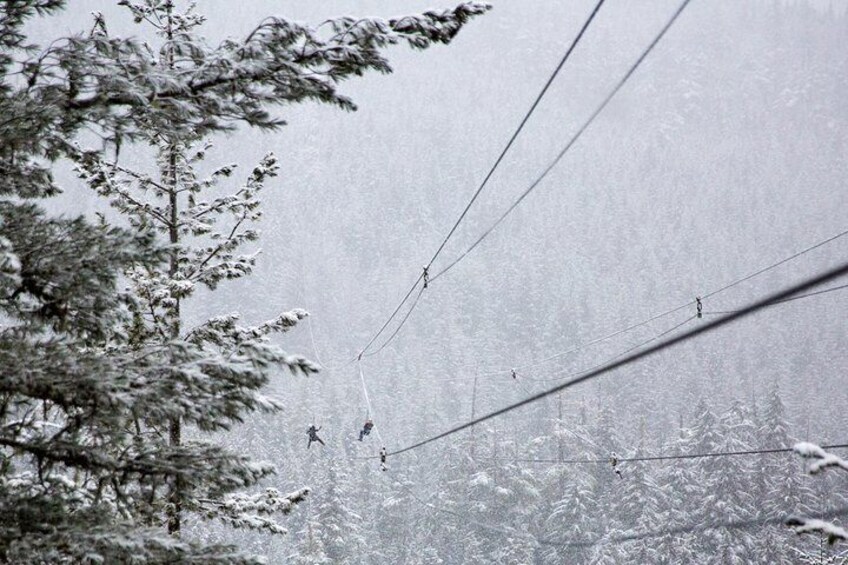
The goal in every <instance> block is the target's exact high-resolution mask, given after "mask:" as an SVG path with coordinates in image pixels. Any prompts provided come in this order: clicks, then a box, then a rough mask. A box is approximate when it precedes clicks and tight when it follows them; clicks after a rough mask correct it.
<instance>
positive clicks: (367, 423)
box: [359, 418, 374, 441]
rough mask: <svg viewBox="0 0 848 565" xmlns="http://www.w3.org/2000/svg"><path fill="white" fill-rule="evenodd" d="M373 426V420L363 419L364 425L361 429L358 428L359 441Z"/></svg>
mask: <svg viewBox="0 0 848 565" xmlns="http://www.w3.org/2000/svg"><path fill="white" fill-rule="evenodd" d="M373 427H374V422H372V421H371V418H367V419H366V420H365V425H364V426H362V429H361V430H359V441H362V438H364V437H365V436H367V435H369V434H370V433H371V428H373Z"/></svg>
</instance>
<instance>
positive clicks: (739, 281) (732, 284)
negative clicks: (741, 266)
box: [701, 230, 848, 300]
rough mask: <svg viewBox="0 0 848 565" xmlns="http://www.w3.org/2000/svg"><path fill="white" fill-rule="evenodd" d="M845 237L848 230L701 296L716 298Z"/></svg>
mask: <svg viewBox="0 0 848 565" xmlns="http://www.w3.org/2000/svg"><path fill="white" fill-rule="evenodd" d="M845 235H848V230H845V231H841V232H839V233H838V234H836V235H834V236H831V237H829V238H827V239H825V240H824V241H820V242H818V243H815V244H813V245H811V246H809V247H807V248H805V249H802V250H801V251H798V252H797V253H794V254H792V255H790V256H789V257H786V258H785V259H781V260H780V261H778V262H777V263H774V264H772V265H769V266H768V267H764V268H762V269H760V270H759V271H757V272H755V273H751V274H750V275H747V276H745V277H742V278H741V279H737V280H735V281H733V282H732V283H730V284H727V285H724V286H723V287H721V288H719V289H716V290H714V291H712V292H708V293H707V294H704V295H703V296H701V298H702V299H705V300H706V299H707V298H710V297H712V296H715V295H716V294H718V293H720V292H724V291H725V290H727V289H729V288H733V287H734V286H736V285H738V284H741V283H743V282H745V281H749V280H751V279H753V278H754V277H758V276H760V275H762V274H763V273H765V272H768V271H771V270H772V269H774V268H776V267H779V266H781V265H783V264H784V263H788V262H789V261H792V260H793V259H797V258H798V257H800V256H801V255H804V254H806V253H809V252H810V251H813V250H814V249H818V248H819V247H821V246H823V245H827V244H828V243H830V242H831V241H835V240H837V239H839V238H841V237H844V236H845Z"/></svg>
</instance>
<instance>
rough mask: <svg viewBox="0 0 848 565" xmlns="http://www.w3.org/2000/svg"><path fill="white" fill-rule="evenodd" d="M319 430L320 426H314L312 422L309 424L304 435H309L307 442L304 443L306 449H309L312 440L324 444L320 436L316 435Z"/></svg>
mask: <svg viewBox="0 0 848 565" xmlns="http://www.w3.org/2000/svg"><path fill="white" fill-rule="evenodd" d="M320 431H321V426H318V427H317V428H316V427H315V424H312V425H311V426H309V428H307V430H306V435H308V436H309V443H307V444H306V449H309V447H310V446H311V445H312V442H313V441H317V442H318V443H320V444H321V445H326V444H325V443H324V441H323V440H322V439H321V438H320V437H318V432H320Z"/></svg>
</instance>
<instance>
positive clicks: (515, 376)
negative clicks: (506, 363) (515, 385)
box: [512, 369, 518, 379]
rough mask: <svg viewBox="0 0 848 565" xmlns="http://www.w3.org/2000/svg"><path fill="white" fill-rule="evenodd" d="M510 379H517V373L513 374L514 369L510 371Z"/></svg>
mask: <svg viewBox="0 0 848 565" xmlns="http://www.w3.org/2000/svg"><path fill="white" fill-rule="evenodd" d="M512 378H513V379H517V378H518V373H516V372H515V369H513V370H512Z"/></svg>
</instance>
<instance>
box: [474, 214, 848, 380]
mask: <svg viewBox="0 0 848 565" xmlns="http://www.w3.org/2000/svg"><path fill="white" fill-rule="evenodd" d="M846 235H848V230H843V231H841V232H839V233H838V234H836V235H833V236H830V237H828V238H827V239H824V240H822V241H819V242H816V243H814V244H812V245H810V246H808V247H806V248H804V249H802V250H801V251H797V252H795V253H793V254H792V255H790V256H788V257H784V258H783V259H780V260H779V261H777V262H775V263H771V264H769V265H768V266H766V267H763V268H761V269H759V270H757V271H755V272H753V273H751V274H748V275H745V276H744V277H742V278H739V279H736V280H734V281H733V282H731V283H729V284H726V285H724V286H722V287H721V288H718V289H716V290H713V291H711V292H709V293H707V294H705V295H703V296H702V297H701V299H702V300H706V299H707V298H711V297H713V296H715V295H717V294H720V293H722V292H724V291H726V290H728V289H730V288H733V287H735V286H736V285H738V284H741V283H743V282H746V281H749V280H751V279H753V278H755V277H757V276H759V275H762V274H764V273H767V272H768V271H771V270H772V269H775V268H777V267H780V266H781V265H785V264H786V263H788V262H790V261H792V260H794V259H797V258H798V257H801V256H802V255H805V254H806V253H809V252H810V251H813V250H815V249H818V248H819V247H822V246H824V245H827V244H828V243H831V242H833V241H836V240H837V239H839V238H842V237H844V236H846ZM845 286H848V285H843V286H838V287H834V288H831V289H825V290H820V291H816V292H811V293H808V294H803V295H800V296H793V297H792V298H789V299H786V300H781V301H779V302H774V304H775V305H776V304H782V303H784V302H791V301H792V300H798V299H801V298H808V297H810V296H816V295H818V294H825V293H827V292H830V291H832V290H841V289H843V288H845ZM694 304H695V301H694V300H690V301H689V302H687V303H685V304H681V305H680V306H676V307H674V308H672V309H670V310H666V311H665V312H662V313H660V314H656V315H654V316H651V317H649V318H646V319H645V320H642V321H641V322H636V323H635V324H631V325H629V326H627V327H625V328H623V329H620V330H617V331H614V332H612V333H610V334H607V335H605V336H602V337H599V338H595V339H592V340H590V341H587V342H584V343H582V344H580V345H577V346H575V347H573V348H571V349H569V350H567V351H563V352H561V353H556V354H553V355H550V356H549V357H546V358H544V359H541V360H539V361H534V362H532V363H529V364H524V365H516V366H515V368H516V369H528V368H532V367H537V366H539V365H541V364H543V363H546V362H548V361H551V360H553V359H557V358H559V357H562V356H564V355H568V354H569V353H575V352H577V351H580V350H582V349H585V348H586V347H589V346H591V345H595V344H597V343H600V342H602V341H606V340H607V339H611V338H613V337H617V336H619V335H621V334H623V333H627V332H629V331H631V330H634V329H636V328H640V327H642V326H645V325H647V324H649V323H651V322H653V321H655V320H659V319H660V318H664V317H666V316H669V315H671V314H674V313H676V312H679V311H680V310H683V309H685V308H688V307H691V306H693V305H694ZM733 312H735V310H727V311H707V312H703V314H705V315H715V314H730V313H733ZM510 370H511V369H502V370H500V371H491V372H486V373H483V374H481V375H480V376H481V377H485V376H492V375H499V374H503V373H509V372H510Z"/></svg>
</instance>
